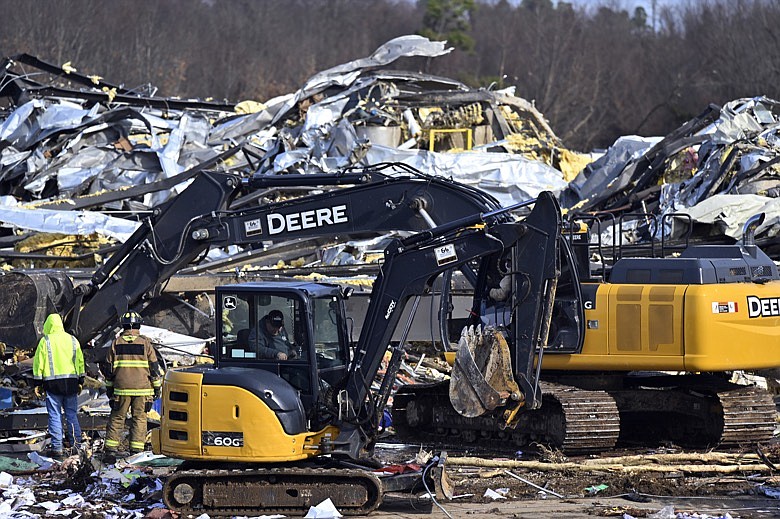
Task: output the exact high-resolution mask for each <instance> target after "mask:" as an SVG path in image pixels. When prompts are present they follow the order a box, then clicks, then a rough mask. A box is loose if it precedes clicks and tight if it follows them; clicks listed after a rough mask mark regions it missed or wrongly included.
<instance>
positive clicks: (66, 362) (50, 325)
mask: <svg viewBox="0 0 780 519" xmlns="http://www.w3.org/2000/svg"><path fill="white" fill-rule="evenodd" d="M84 376H85V374H84V355H83V353H82V352H81V345H80V344H79V341H78V340H77V339H76V338H75V337H73V336H72V335H71V334H69V333H68V332H66V331H65V327H64V325H63V323H62V318H61V317H60V316H59V314H50V315H49V316H48V317H47V318H46V321H45V322H44V323H43V337H42V338H41V340H40V341H39V342H38V348H37V349H36V350H35V357H34V358H33V380H34V382H35V395H36V396H37V397H38V398H43V393H44V392H45V393H46V410H47V411H48V413H49V436H50V437H51V446H50V449H49V452H48V454H49V455H50V456H52V457H53V458H60V459H61V458H62V456H63V450H62V432H63V431H62V415H63V411H64V414H65V420H66V421H67V429H66V432H65V436H66V438H67V439H68V440H69V441H70V442H71V445H72V446H73V447H78V442H79V441H80V440H81V427H79V420H78V416H76V411H77V409H78V395H79V393H80V392H81V388H82V385H83V384H84Z"/></svg>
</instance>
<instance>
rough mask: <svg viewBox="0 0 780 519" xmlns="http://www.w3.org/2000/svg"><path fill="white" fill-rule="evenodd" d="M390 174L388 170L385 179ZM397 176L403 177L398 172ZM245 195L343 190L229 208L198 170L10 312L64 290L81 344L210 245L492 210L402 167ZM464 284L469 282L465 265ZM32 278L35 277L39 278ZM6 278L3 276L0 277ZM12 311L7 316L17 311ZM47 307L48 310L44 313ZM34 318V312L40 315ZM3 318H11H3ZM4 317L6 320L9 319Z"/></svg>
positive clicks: (9, 336)
mask: <svg viewBox="0 0 780 519" xmlns="http://www.w3.org/2000/svg"><path fill="white" fill-rule="evenodd" d="M389 168H393V169H394V170H395V171H394V173H395V174H392V175H391V174H386V173H384V172H383V171H384V170H385V169H389ZM398 170H400V171H401V173H403V174H404V175H403V176H399V175H398ZM244 184H245V185H244V186H243V188H244V190H250V191H251V190H260V189H264V188H273V187H279V186H284V187H289V186H299V187H301V186H303V187H310V188H316V187H319V186H323V185H343V184H349V185H351V187H343V188H340V189H333V190H331V191H326V192H323V193H320V194H316V195H311V196H306V197H301V198H295V199H291V200H288V201H284V202H278V203H273V204H267V205H263V206H259V207H253V208H250V209H242V210H230V209H229V208H230V205H231V203H232V202H233V201H234V200H235V199H236V197H237V196H238V195H239V194H240V193H241V191H242V187H241V181H240V179H239V178H238V177H236V176H234V175H229V174H222V173H213V172H208V171H203V172H201V173H200V174H199V175H198V176H196V177H195V178H194V179H193V181H192V183H191V184H190V185H189V186H188V187H187V188H186V189H185V190H184V191H182V193H180V194H179V195H178V196H176V197H175V198H173V199H172V200H171V201H170V202H169V203H168V204H166V205H164V206H162V207H160V208H158V209H157V210H156V211H155V213H154V214H153V215H152V216H151V217H150V218H148V219H146V220H144V221H143V222H142V224H141V226H139V228H138V229H137V230H136V232H135V233H134V234H133V235H132V236H131V237H130V238H129V239H128V240H127V241H126V242H125V243H124V244H122V246H121V247H120V248H119V249H118V250H117V251H116V252H115V253H114V254H113V255H112V256H111V257H110V258H109V259H108V260H107V261H106V262H105V263H104V264H103V265H102V266H101V267H100V268H98V269H97V270H96V271H95V272H94V274H93V275H92V277H91V279H90V280H89V281H88V282H87V283H83V284H81V285H78V286H77V287H76V288H75V290H74V291H73V296H71V295H70V290H69V287H67V286H66V285H67V284H68V283H69V280H68V279H67V278H66V277H65V276H63V275H61V274H59V273H58V274H57V275H54V274H50V275H45V276H43V277H42V278H40V276H29V277H27V278H26V279H25V281H26V282H27V283H28V284H29V283H30V282H32V283H33V284H34V285H36V288H37V289H38V292H37V293H38V296H37V297H38V299H39V300H41V299H42V300H43V302H40V301H39V302H38V303H37V304H36V303H35V302H30V304H25V303H24V302H21V301H15V302H14V303H13V308H10V309H9V312H10V311H11V310H14V309H16V310H18V309H24V308H27V307H29V308H36V307H39V306H42V305H44V306H45V305H49V304H50V303H49V301H50V300H52V299H54V297H52V292H53V290H52V289H51V288H50V287H49V285H51V284H52V283H51V282H52V281H56V283H54V285H55V286H57V287H64V288H63V289H62V290H60V291H61V292H63V294H66V295H65V296H58V297H59V299H62V300H63V301H58V305H57V308H56V309H57V310H60V311H62V312H63V313H64V314H66V324H67V326H68V328H69V329H70V330H71V331H73V332H74V333H75V334H76V335H77V337H78V338H79V339H80V340H81V341H82V342H86V341H89V340H91V339H93V338H95V337H96V336H98V335H99V334H100V333H101V332H105V331H106V329H107V328H108V327H109V326H110V324H111V323H112V322H113V321H114V320H115V319H116V316H117V315H119V314H121V313H123V312H124V311H125V310H126V309H127V308H131V307H137V306H138V304H139V302H140V301H141V300H142V299H143V298H145V297H153V296H155V295H157V294H158V293H159V291H160V290H161V287H162V285H163V284H164V283H165V282H166V281H167V280H168V279H169V278H170V277H171V276H173V275H174V274H176V273H177V272H178V271H179V270H181V269H182V268H184V267H186V266H187V265H189V264H191V263H192V262H194V261H196V260H197V258H199V257H200V256H201V255H203V254H205V253H206V252H207V251H208V249H209V248H211V247H222V246H227V245H245V246H252V245H257V244H260V243H262V242H274V241H286V240H294V239H297V238H310V237H327V236H336V235H340V236H349V235H360V234H368V233H385V232H390V231H399V230H404V231H420V230H425V229H429V228H431V227H434V226H436V225H437V224H439V223H442V222H447V221H452V220H457V219H459V218H462V217H465V216H467V215H472V214H477V213H483V212H486V211H491V210H495V209H497V208H498V207H500V205H499V204H498V202H497V201H496V200H495V199H493V198H492V197H490V196H489V195H487V194H485V193H482V192H480V191H478V190H475V189H473V188H470V187H468V186H464V185H462V184H458V183H456V182H453V181H450V180H446V179H441V178H437V177H431V176H428V175H424V174H422V173H420V172H417V171H416V170H413V169H412V168H409V167H408V166H404V165H388V166H380V167H374V168H366V169H365V170H363V171H359V172H347V173H345V174H342V175H281V176H255V177H254V178H252V179H249V180H248V181H247V182H244ZM464 271H465V272H466V275H467V278H469V280H470V281H471V282H472V283H475V282H476V277H475V275H473V273H471V271H470V269H468V268H466V269H464ZM39 278H40V279H39ZM7 279H11V278H7ZM16 310H14V311H16ZM51 310H54V309H51ZM39 313H41V312H39ZM9 315H10V314H9ZM12 321H13V322H12ZM15 321H18V319H13V318H11V319H9V322H8V323H0V340H4V341H5V342H8V343H11V344H13V343H28V342H30V341H34V338H30V337H19V335H25V334H29V331H27V332H25V333H20V330H19V329H18V328H14V326H15Z"/></svg>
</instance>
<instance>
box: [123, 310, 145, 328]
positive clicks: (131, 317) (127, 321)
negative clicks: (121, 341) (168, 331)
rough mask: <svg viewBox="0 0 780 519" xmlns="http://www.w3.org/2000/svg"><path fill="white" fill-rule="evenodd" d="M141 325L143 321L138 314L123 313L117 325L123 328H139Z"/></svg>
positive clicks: (131, 312)
mask: <svg viewBox="0 0 780 519" xmlns="http://www.w3.org/2000/svg"><path fill="white" fill-rule="evenodd" d="M142 323H143V319H141V316H140V315H138V312H133V311H130V312H125V313H124V314H122V317H120V318H119V324H121V325H122V327H123V328H140V327H141V324H142Z"/></svg>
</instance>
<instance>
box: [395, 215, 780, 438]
mask: <svg viewBox="0 0 780 519" xmlns="http://www.w3.org/2000/svg"><path fill="white" fill-rule="evenodd" d="M762 221H763V215H757V216H756V217H754V218H751V219H750V220H749V221H748V222H747V223H746V224H745V230H744V231H745V232H744V238H743V241H742V242H741V243H738V244H734V245H693V246H689V247H687V248H685V250H683V251H682V252H681V253H680V254H678V255H676V256H675V257H631V258H629V257H624V258H620V259H618V260H617V261H616V262H614V264H613V265H612V266H611V268H608V269H605V268H604V266H603V264H597V265H596V266H595V268H591V266H590V265H591V264H590V261H589V259H590V258H591V257H592V253H593V249H594V248H600V247H599V246H597V245H593V244H590V243H589V240H588V238H587V234H586V233H568V238H569V239H567V240H566V242H567V243H566V244H567V245H570V246H571V247H572V248H573V249H574V251H575V252H574V254H573V256H575V257H577V258H578V259H577V260H576V261H575V262H574V263H573V265H574V268H579V282H577V283H574V282H572V278H571V277H570V276H569V275H568V274H567V272H566V271H564V273H563V275H562V277H561V279H560V281H559V284H558V291H557V294H556V302H555V311H554V312H553V318H552V327H551V332H550V338H549V341H548V344H547V345H546V347H545V348H543V349H542V350H540V352H539V353H540V355H539V357H538V359H537V360H538V365H539V367H540V368H541V371H540V375H539V381H540V387H541V388H542V392H543V394H544V397H543V405H542V406H541V407H540V408H539V409H536V410H532V411H530V412H527V413H524V414H523V415H522V417H521V419H520V423H519V425H518V427H516V428H515V429H513V430H508V429H500V428H497V427H496V426H495V424H494V423H492V422H491V420H490V419H489V418H488V417H486V416H476V417H469V416H464V415H463V414H462V413H459V412H457V411H456V410H455V409H454V408H453V406H452V405H451V403H450V400H451V398H450V397H451V394H452V392H453V387H452V384H449V385H447V384H421V385H411V386H405V387H403V388H401V389H400V390H399V391H398V392H397V393H396V395H395V397H394V401H393V419H394V420H393V425H394V426H395V428H396V432H397V433H398V435H399V437H400V438H402V439H412V438H413V439H416V440H418V441H419V440H421V439H426V440H428V441H438V442H444V443H451V444H459V445H463V444H472V445H482V446H491V445H492V446H494V447H500V448H503V449H507V448H510V449H511V448H513V447H521V446H526V445H528V444H529V443H531V442H539V443H543V444H547V445H552V446H555V447H558V448H560V449H562V450H564V451H566V452H570V453H576V452H590V451H601V450H607V449H610V448H612V447H614V446H615V445H616V444H618V443H620V444H622V445H637V444H639V445H659V444H663V443H671V444H676V445H680V446H689V447H698V448H706V447H715V446H724V447H735V446H740V445H755V444H757V443H760V442H766V441H768V440H770V439H771V438H772V436H773V433H774V430H775V427H776V422H777V409H776V406H775V403H774V401H773V397H772V394H770V393H769V392H767V391H765V390H763V389H761V388H759V387H755V386H745V385H738V384H735V383H732V382H730V380H729V377H730V376H731V374H732V373H733V372H734V371H738V370H744V371H753V370H761V369H765V368H776V367H778V366H780V281H778V279H779V278H778V269H777V266H776V265H775V264H774V262H773V261H772V260H771V259H770V258H769V257H767V256H766V254H764V253H763V252H762V251H761V250H760V249H759V248H758V247H757V246H756V245H755V244H754V231H755V229H756V228H757V227H758V226H759V225H760V224H761V222H762ZM602 252H603V251H602ZM566 323H568V326H563V325H564V324H566ZM577 326H579V327H581V328H582V330H583V333H582V334H581V335H578V334H575V333H572V330H573V329H574V328H576V327H577Z"/></svg>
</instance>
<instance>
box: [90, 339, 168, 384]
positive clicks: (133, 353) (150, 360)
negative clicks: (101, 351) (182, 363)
mask: <svg viewBox="0 0 780 519" xmlns="http://www.w3.org/2000/svg"><path fill="white" fill-rule="evenodd" d="M105 369H106V370H107V373H104V374H105V376H106V386H107V387H113V388H114V394H115V395H119V396H122V395H124V396H152V395H154V391H155V389H156V388H159V387H160V386H161V385H162V378H161V369H160V365H159V363H158V361H157V354H156V353H155V352H154V348H152V343H151V342H150V341H149V339H148V338H146V337H144V336H143V335H141V334H140V332H139V331H138V330H135V329H132V330H124V331H123V332H122V334H121V335H120V336H119V337H117V338H116V339H115V340H114V343H113V344H112V345H111V350H110V351H109V353H108V356H107V357H106V364H105Z"/></svg>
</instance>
